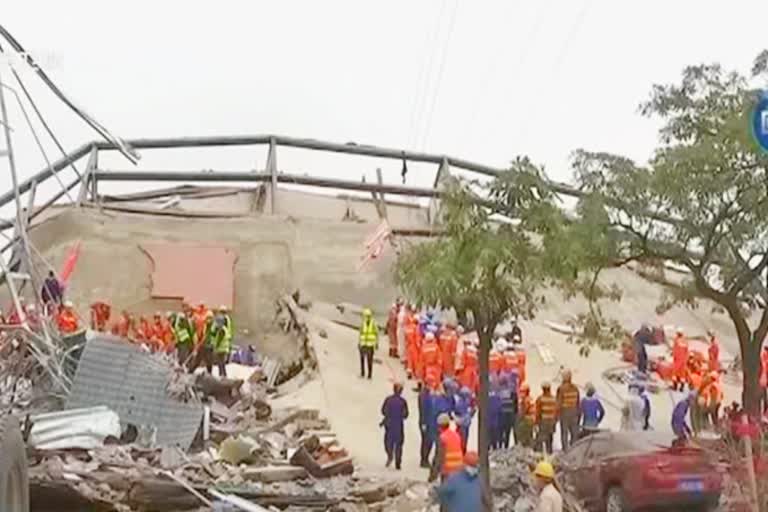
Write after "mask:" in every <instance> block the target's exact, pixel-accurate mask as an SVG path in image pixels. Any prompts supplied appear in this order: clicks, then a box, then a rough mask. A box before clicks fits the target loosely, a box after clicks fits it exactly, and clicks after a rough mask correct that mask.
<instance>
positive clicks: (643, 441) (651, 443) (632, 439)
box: [610, 432, 675, 452]
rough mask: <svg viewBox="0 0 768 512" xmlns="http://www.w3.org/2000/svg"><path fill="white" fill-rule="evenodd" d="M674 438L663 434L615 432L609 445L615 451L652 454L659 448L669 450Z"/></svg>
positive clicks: (671, 435)
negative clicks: (613, 447) (612, 446)
mask: <svg viewBox="0 0 768 512" xmlns="http://www.w3.org/2000/svg"><path fill="white" fill-rule="evenodd" d="M674 439H675V436H674V435H673V434H671V433H669V434H665V433H663V432H631V433H624V432H617V433H616V434H614V435H613V436H612V438H611V441H610V443H611V444H612V445H614V446H615V450H616V451H638V452H653V451H656V450H658V449H659V448H670V447H671V446H672V442H673V441H674Z"/></svg>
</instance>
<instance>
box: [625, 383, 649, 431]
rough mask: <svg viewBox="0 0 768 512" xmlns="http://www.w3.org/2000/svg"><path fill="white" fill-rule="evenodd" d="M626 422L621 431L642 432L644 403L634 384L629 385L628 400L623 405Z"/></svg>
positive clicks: (638, 389) (638, 388) (636, 385)
mask: <svg viewBox="0 0 768 512" xmlns="http://www.w3.org/2000/svg"><path fill="white" fill-rule="evenodd" d="M624 407H625V409H626V422H625V424H624V425H623V428H622V430H637V431H639V430H643V427H644V426H645V401H643V398H642V397H641V396H640V387H639V386H638V384H637V383H636V382H630V383H629V398H628V399H627V401H626V403H625V405H624Z"/></svg>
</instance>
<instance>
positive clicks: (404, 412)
mask: <svg viewBox="0 0 768 512" xmlns="http://www.w3.org/2000/svg"><path fill="white" fill-rule="evenodd" d="M402 394H403V385H402V384H400V383H399V382H395V384H394V386H393V393H392V394H391V395H389V396H388V397H387V398H386V399H385V400H384V403H383V404H382V406H381V415H382V416H384V419H382V420H381V426H383V427H384V450H385V451H386V452H387V467H389V466H390V465H392V460H393V459H394V461H395V469H400V468H401V467H402V463H403V443H404V442H405V429H404V428H403V427H404V425H403V424H404V423H405V420H406V419H408V402H406V401H405V399H404V398H403V397H402Z"/></svg>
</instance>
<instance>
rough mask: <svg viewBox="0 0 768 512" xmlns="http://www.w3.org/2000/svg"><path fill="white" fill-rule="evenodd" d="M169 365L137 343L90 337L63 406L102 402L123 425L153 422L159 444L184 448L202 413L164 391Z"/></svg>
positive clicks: (197, 426) (195, 430)
mask: <svg viewBox="0 0 768 512" xmlns="http://www.w3.org/2000/svg"><path fill="white" fill-rule="evenodd" d="M171 372H172V370H171V369H170V368H169V367H168V366H166V365H164V364H163V363H161V362H159V361H157V360H155V359H154V358H153V357H152V356H151V355H149V354H147V353H146V352H144V351H142V350H141V349H140V348H139V347H137V346H135V345H131V344H130V343H126V342H125V341H122V340H120V339H118V338H114V337H112V336H107V335H100V336H97V337H94V338H93V339H91V340H89V341H88V343H87V344H86V346H85V349H84V351H83V355H82V356H81V358H80V364H79V366H78V368H77V373H76V374H75V379H74V382H73V384H72V391H71V393H70V396H69V399H68V401H67V409H77V408H81V407H95V406H99V405H105V406H107V407H109V408H110V409H112V410H113V411H115V412H116V413H117V414H118V415H119V416H120V422H121V423H122V425H123V426H125V425H127V424H129V423H130V424H133V425H136V426H141V425H147V426H149V425H153V426H155V427H156V428H157V444H158V445H159V446H170V445H175V446H178V447H179V448H182V449H184V450H186V449H188V448H189V446H190V444H192V440H193V439H194V437H195V434H197V430H198V428H199V427H200V422H201V421H202V417H203V407H202V405H201V404H187V403H182V402H179V401H177V400H174V399H173V398H171V397H169V396H168V394H167V391H166V390H167V387H168V383H169V381H170V378H171Z"/></svg>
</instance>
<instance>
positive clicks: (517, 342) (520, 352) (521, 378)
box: [512, 335, 528, 383]
mask: <svg viewBox="0 0 768 512" xmlns="http://www.w3.org/2000/svg"><path fill="white" fill-rule="evenodd" d="M512 343H513V344H514V346H515V352H516V353H517V375H518V382H519V383H523V382H525V378H526V363H527V361H528V358H527V356H526V353H525V348H523V345H522V343H523V341H522V339H521V338H520V336H519V335H516V336H513V337H512Z"/></svg>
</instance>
